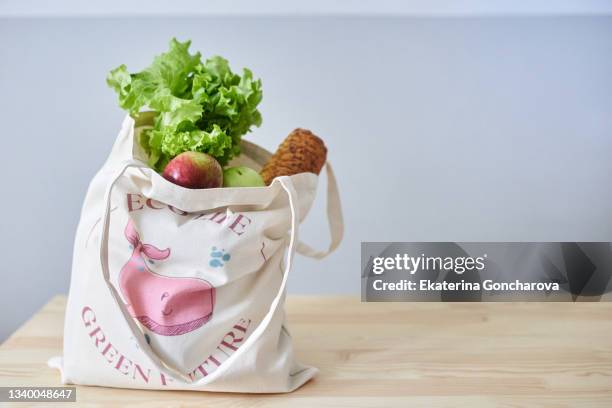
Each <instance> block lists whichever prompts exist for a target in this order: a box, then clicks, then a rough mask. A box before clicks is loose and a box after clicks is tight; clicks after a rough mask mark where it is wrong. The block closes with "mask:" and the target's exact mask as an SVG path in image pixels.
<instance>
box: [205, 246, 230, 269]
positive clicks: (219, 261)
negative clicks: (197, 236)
mask: <svg viewBox="0 0 612 408" xmlns="http://www.w3.org/2000/svg"><path fill="white" fill-rule="evenodd" d="M210 258H211V259H210V262H209V265H210V266H212V267H213V268H220V267H222V266H223V265H225V263H224V262H227V261H229V260H230V258H231V256H230V254H226V253H225V250H224V249H221V250H217V247H212V252H211V253H210Z"/></svg>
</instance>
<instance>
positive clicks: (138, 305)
mask: <svg viewBox="0 0 612 408" xmlns="http://www.w3.org/2000/svg"><path fill="white" fill-rule="evenodd" d="M125 236H126V237H127V240H128V241H129V242H130V244H132V246H133V248H134V250H133V252H132V256H131V257H130V259H129V260H128V261H127V263H126V264H125V265H124V266H123V268H121V272H120V273H119V287H120V289H121V294H122V295H123V298H124V300H125V301H126V306H127V308H128V310H129V312H130V314H131V315H132V316H133V317H135V318H136V319H138V321H140V323H142V324H143V325H144V326H145V327H147V328H148V329H149V330H151V331H152V332H154V333H157V334H161V335H163V336H178V335H181V334H185V333H188V332H190V331H192V330H195V329H197V328H199V327H201V326H202V325H203V324H205V323H206V322H208V321H209V320H210V318H211V317H212V314H213V308H214V303H215V288H214V287H213V286H212V285H211V284H210V283H208V282H207V281H205V280H203V279H198V278H179V277H169V276H162V275H159V274H157V273H155V272H153V271H151V269H150V268H149V266H148V265H147V261H148V262H150V263H153V261H157V260H163V259H166V258H168V257H169V256H170V248H167V249H164V250H160V249H157V248H156V247H154V246H153V245H149V244H143V243H142V242H141V241H140V236H139V235H138V232H137V231H136V229H135V228H134V224H133V223H132V221H131V220H130V221H128V224H127V226H126V227H125Z"/></svg>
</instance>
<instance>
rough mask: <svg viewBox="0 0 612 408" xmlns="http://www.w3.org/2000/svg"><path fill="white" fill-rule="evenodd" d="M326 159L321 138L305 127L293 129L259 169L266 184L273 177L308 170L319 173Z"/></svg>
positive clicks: (325, 151)
mask: <svg viewBox="0 0 612 408" xmlns="http://www.w3.org/2000/svg"><path fill="white" fill-rule="evenodd" d="M326 160H327V148H326V147H325V143H323V140H321V138H319V137H318V136H316V135H315V134H314V133H312V132H311V131H310V130H307V129H300V128H298V129H295V130H294V131H293V132H291V133H289V136H287V138H286V139H285V140H284V141H283V143H281V145H280V146H279V147H278V149H277V150H276V153H274V155H272V157H271V158H270V160H269V161H268V162H267V163H266V165H265V166H264V167H263V169H262V170H261V176H262V177H263V179H264V181H265V183H266V185H269V184H270V183H271V182H272V180H274V178H275V177H278V176H291V175H293V174H298V173H304V172H310V173H315V174H319V173H320V172H321V169H322V168H323V165H324V164H325V161H326Z"/></svg>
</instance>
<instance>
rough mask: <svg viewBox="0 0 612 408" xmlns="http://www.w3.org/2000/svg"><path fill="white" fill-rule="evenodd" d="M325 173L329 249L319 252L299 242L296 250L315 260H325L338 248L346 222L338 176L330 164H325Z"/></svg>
mask: <svg viewBox="0 0 612 408" xmlns="http://www.w3.org/2000/svg"><path fill="white" fill-rule="evenodd" d="M325 172H326V174H327V223H328V225H329V233H330V242H329V247H328V248H327V249H325V250H322V251H318V250H316V249H314V248H312V247H311V246H310V245H307V244H305V243H303V242H302V241H299V242H298V244H297V249H296V251H297V253H299V254H301V255H304V256H308V257H310V258H315V259H321V258H325V257H326V256H327V255H329V254H330V253H332V252H333V251H334V250H335V249H336V248H337V247H338V245H339V244H340V241H342V236H343V235H344V220H343V217H342V205H341V203H340V193H339V192H338V183H337V182H336V176H335V175H334V170H333V169H332V166H331V163H330V162H327V163H326V164H325Z"/></svg>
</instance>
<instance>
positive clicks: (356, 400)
mask: <svg viewBox="0 0 612 408" xmlns="http://www.w3.org/2000/svg"><path fill="white" fill-rule="evenodd" d="M65 304H66V298H65V297H64V296H57V297H55V298H53V299H52V300H51V301H50V302H49V303H48V304H47V305H46V306H45V307H43V308H42V309H41V310H40V311H39V312H38V313H37V314H36V315H34V316H33V317H32V319H30V320H29V321H28V322H27V323H25V324H24V325H23V326H22V327H21V328H20V329H19V330H18V331H17V332H15V333H14V334H13V335H12V336H11V337H10V338H9V339H8V340H6V341H5V342H4V344H2V345H1V346H0V386H38V385H40V386H58V385H60V384H59V381H60V376H59V372H58V371H56V370H54V369H51V368H48V367H47V365H46V362H47V359H48V358H49V357H51V356H55V355H60V354H61V347H62V340H61V339H62V330H63V319H64V308H65ZM287 310H288V319H289V325H290V327H291V330H292V332H293V338H294V341H295V348H296V352H297V357H298V358H299V359H300V361H303V362H304V363H307V364H310V365H314V366H317V367H319V368H320V369H321V372H320V373H319V375H318V376H317V377H316V378H315V379H314V380H312V381H310V382H309V383H307V384H306V385H305V386H303V387H302V388H300V389H299V390H297V391H295V392H293V393H291V394H276V395H270V394H267V395H249V394H225V393H223V394H215V393H202V392H185V391H140V390H123V389H111V388H102V387H85V386H80V387H77V401H78V402H79V403H80V404H85V405H92V406H103V407H108V406H127V405H129V406H143V407H145V406H146V407H156V406H164V407H165V406H200V407H208V406H215V407H216V408H217V407H247V406H257V407H286V406H289V407H292V408H298V407H316V408H319V407H323V406H346V407H377V406H379V407H389V406H402V407H409V406H410V407H412V406H425V407H442V406H444V407H480V406H487V407H488V406H508V407H515V406H516V407H523V406H539V407H541V406H554V407H565V406H579V407H602V408H603V407H606V408H609V407H612V303H471V304H468V303H361V302H360V301H359V299H358V298H355V297H346V296H289V298H288V301H287ZM32 404H33V405H35V403H32ZM80 404H79V405H80ZM62 405H66V406H74V404H73V403H62V404H58V403H55V404H53V406H54V407H55V406H57V407H59V406H62ZM15 406H19V407H23V406H25V405H24V403H15Z"/></svg>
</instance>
